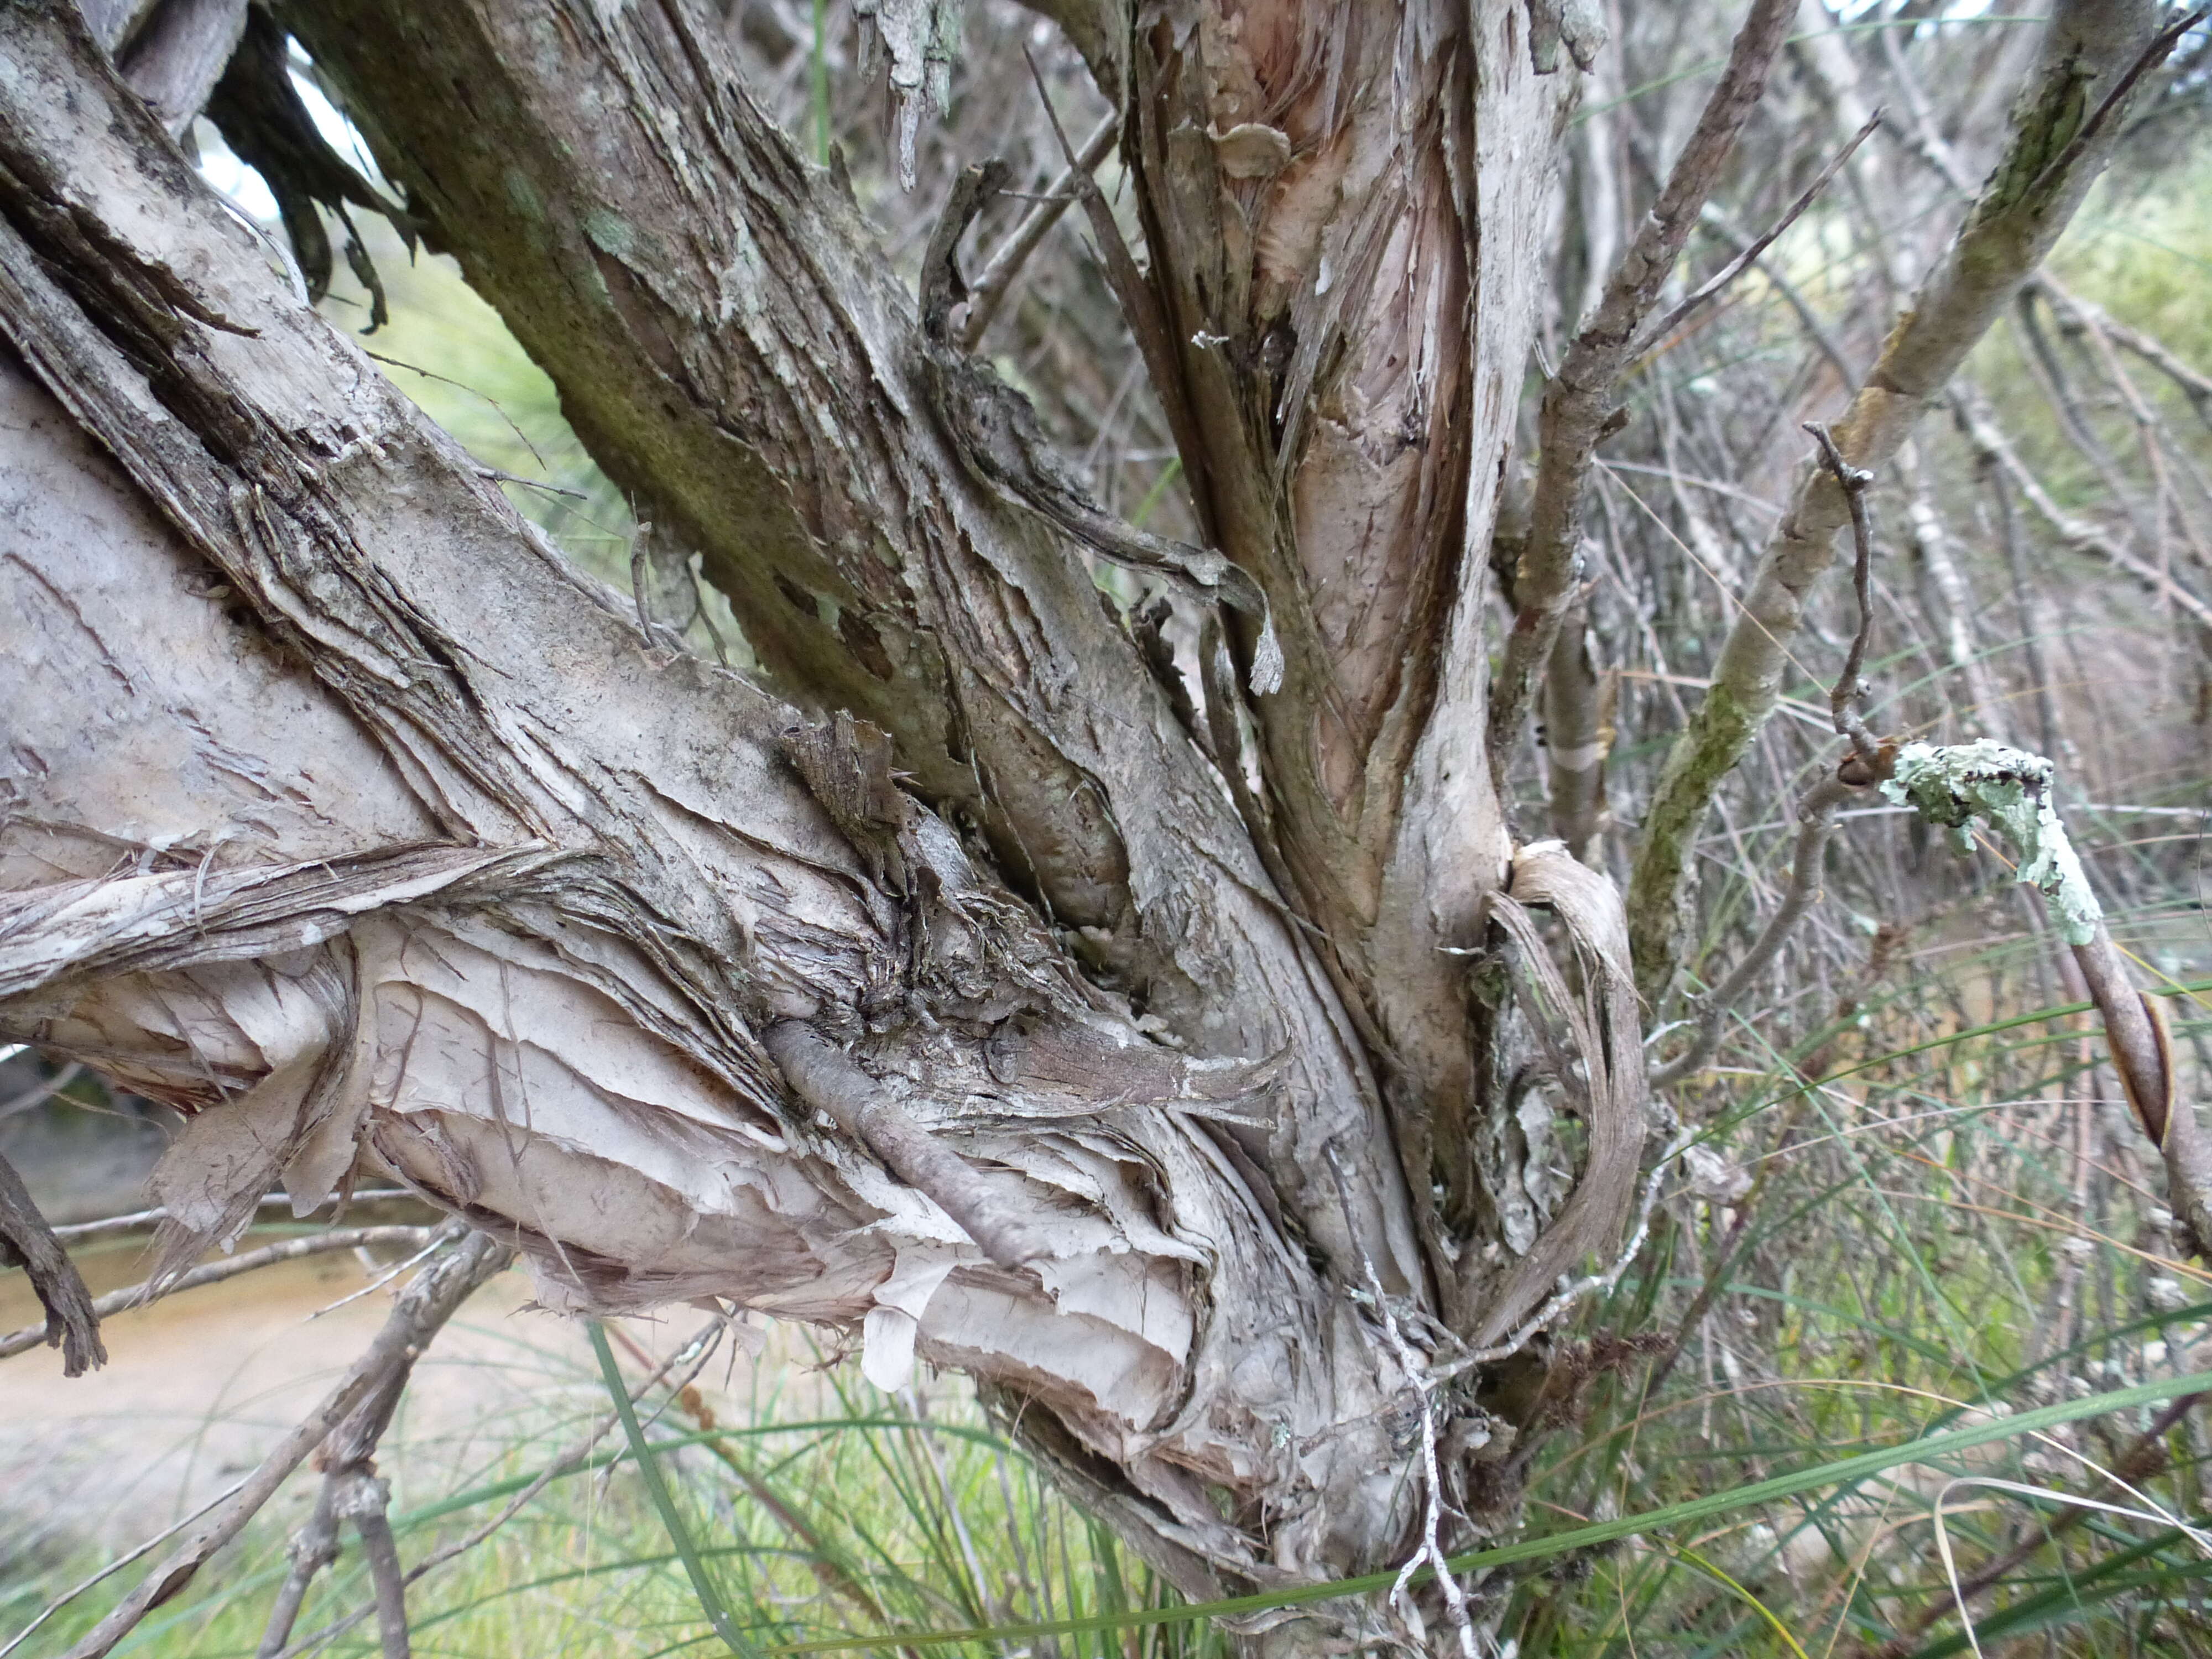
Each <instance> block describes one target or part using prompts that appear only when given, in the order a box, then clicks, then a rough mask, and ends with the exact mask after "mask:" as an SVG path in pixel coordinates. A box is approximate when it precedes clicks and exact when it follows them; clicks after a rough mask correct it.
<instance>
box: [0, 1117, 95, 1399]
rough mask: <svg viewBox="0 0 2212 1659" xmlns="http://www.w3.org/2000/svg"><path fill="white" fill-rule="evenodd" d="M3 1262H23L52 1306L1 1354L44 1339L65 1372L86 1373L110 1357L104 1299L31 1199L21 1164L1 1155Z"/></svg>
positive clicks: (45, 1301)
mask: <svg viewBox="0 0 2212 1659" xmlns="http://www.w3.org/2000/svg"><path fill="white" fill-rule="evenodd" d="M0 1267H21V1268H22V1269H23V1271H24V1272H25V1273H27V1274H28V1275H29V1276H30V1280H31V1288H32V1289H33V1291H37V1292H38V1295H39V1301H40V1304H41V1305H42V1306H43V1307H44V1308H45V1309H46V1323H45V1324H43V1325H32V1326H29V1327H27V1328H25V1329H22V1330H20V1331H18V1332H16V1333H15V1335H14V1336H12V1337H9V1339H8V1340H7V1342H6V1343H0V1358H5V1357H6V1356H8V1355H9V1354H11V1353H21V1352H23V1350H24V1349H26V1348H33V1347H36V1346H38V1345H39V1344H40V1343H41V1342H43V1343H45V1344H46V1346H48V1347H50V1348H59V1349H60V1350H61V1351H62V1375H63V1376H83V1375H84V1373H85V1371H86V1370H88V1369H91V1368H94V1367H97V1366H100V1365H105V1364H106V1363H107V1349H106V1346H104V1345H102V1343H101V1342H100V1312H101V1309H100V1304H98V1303H95V1302H94V1300H93V1299H92V1293H91V1292H90V1291H87V1290H86V1289H85V1287H84V1279H82V1277H81V1276H80V1275H79V1274H78V1273H77V1270H76V1263H75V1262H73V1261H70V1259H69V1253H68V1252H67V1251H65V1250H64V1249H62V1247H61V1241H60V1240H59V1239H58V1238H56V1237H54V1230H53V1229H52V1228H51V1227H49V1226H48V1225H46V1217H44V1216H43V1215H40V1213H39V1206H37V1205H36V1204H34V1203H33V1202H32V1201H31V1194H30V1193H29V1191H28V1190H27V1188H25V1187H24V1185H23V1182H22V1180H21V1177H20V1176H17V1175H16V1173H15V1166H14V1165H12V1164H9V1162H8V1160H7V1159H6V1158H0Z"/></svg>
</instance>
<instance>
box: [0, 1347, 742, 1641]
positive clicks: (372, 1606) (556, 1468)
mask: <svg viewBox="0 0 2212 1659" xmlns="http://www.w3.org/2000/svg"><path fill="white" fill-rule="evenodd" d="M725 1324H726V1321H724V1320H722V1319H719V1318H717V1319H715V1320H714V1321H712V1322H709V1323H708V1325H707V1326H706V1327H705V1328H702V1330H700V1331H699V1332H698V1333H697V1334H696V1335H694V1336H693V1337H692V1338H691V1340H690V1341H688V1342H686V1343H684V1346H682V1347H680V1348H678V1349H677V1351H676V1352H674V1353H672V1354H671V1355H670V1356H669V1357H668V1358H666V1359H665V1360H664V1361H662V1362H661V1363H660V1364H659V1365H657V1366H655V1367H654V1368H653V1372H652V1374H651V1375H650V1376H647V1378H646V1379H645V1381H643V1382H642V1383H639V1384H638V1385H637V1387H636V1388H635V1389H631V1390H629V1397H630V1399H631V1401H633V1402H635V1401H640V1400H642V1399H644V1398H645V1395H646V1393H647V1390H648V1389H652V1388H653V1386H654V1385H655V1384H657V1383H659V1382H660V1380H661V1379H662V1378H663V1377H665V1376H667V1375H668V1374H669V1372H671V1371H672V1370H675V1369H676V1368H677V1367H678V1365H683V1364H689V1365H690V1367H691V1369H690V1371H689V1372H688V1373H687V1374H686V1376H685V1377H684V1381H683V1382H682V1383H679V1384H678V1385H677V1388H678V1393H681V1392H682V1391H683V1389H685V1388H688V1387H689V1386H690V1383H691V1382H692V1381H693V1379H695V1378H696V1377H697V1376H698V1375H699V1372H700V1371H701V1370H702V1369H703V1368H704V1367H705V1365H706V1364H707V1362H708V1359H710V1358H713V1357H714V1339H715V1338H716V1336H717V1335H718V1334H719V1333H720V1331H721V1330H722V1328H724V1326H725ZM621 1420H622V1419H621V1417H620V1416H619V1415H618V1414H617V1413H614V1412H609V1413H607V1414H606V1415H605V1417H602V1418H600V1419H599V1420H598V1422H596V1423H595V1424H594V1425H592V1428H591V1430H590V1431H589V1432H587V1433H586V1435H585V1436H584V1437H583V1438H582V1439H580V1440H579V1441H577V1442H576V1443H575V1444H574V1445H572V1446H571V1447H569V1448H568V1450H567V1451H565V1452H563V1453H562V1454H561V1455H560V1456H558V1457H556V1458H555V1459H554V1460H553V1462H550V1463H549V1464H547V1465H546V1466H545V1468H543V1469H542V1470H540V1471H539V1472H538V1477H537V1478H536V1479H535V1480H532V1482H531V1483H530V1484H529V1485H528V1486H525V1487H524V1488H523V1489H522V1490H521V1491H520V1492H517V1493H515V1495H514V1496H513V1498H509V1499H508V1500H507V1505H506V1507H505V1508H503V1509H501V1510H500V1512H499V1513H498V1514H497V1515H495V1516H492V1518H491V1519H490V1520H489V1521H487V1522H484V1523H483V1525H482V1526H481V1527H478V1528H477V1529H476V1530H475V1531H474V1532H472V1533H471V1534H468V1535H467V1536H466V1537H465V1538H460V1539H456V1540H455V1541H453V1543H450V1544H447V1545H446V1546H445V1547H442V1548H440V1549H436V1550H434V1551H432V1552H431V1553H429V1554H428V1555H426V1556H424V1557H423V1558H422V1560H420V1561H418V1562H416V1564H415V1565H413V1566H412V1567H410V1568H409V1569H408V1571H407V1572H406V1574H405V1575H404V1577H403V1578H402V1579H401V1581H400V1583H401V1585H402V1588H408V1587H411V1586H413V1585H415V1584H417V1583H421V1582H422V1579H423V1578H424V1577H428V1575H429V1574H430V1573H433V1572H435V1571H437V1570H438V1569H439V1568H440V1567H442V1566H444V1565H446V1564H447V1562H448V1561H452V1560H454V1559H457V1558H459V1557H460V1556H463V1555H465V1554H467V1553H469V1552H470V1551H471V1550H472V1549H474V1548H476V1547H477V1545H479V1544H481V1543H483V1541H485V1540H486V1539H488V1538H489V1537H491V1536H492V1534H495V1533H496V1532H497V1531H499V1529H500V1528H502V1527H504V1526H505V1525H507V1522H510V1521H512V1520H513V1519H514V1517H515V1516H518V1515H520V1514H521V1513H522V1511H523V1510H526V1509H527V1508H528V1507H529V1506H530V1505H531V1504H532V1503H534V1502H536V1501H537V1499H538V1495H539V1494H540V1493H542V1492H544V1490H545V1488H546V1487H548V1486H550V1485H552V1484H553V1482H554V1481H556V1480H559V1479H561V1477H562V1476H563V1475H565V1474H570V1473H572V1472H573V1471H574V1470H576V1469H579V1468H582V1467H583V1466H584V1462H585V1460H586V1459H587V1458H589V1457H590V1456H591V1455H592V1448H593V1447H595V1446H597V1445H598V1444H599V1442H600V1441H602V1440H604V1439H605V1438H606V1437H607V1436H608V1435H609V1434H611V1433H612V1432H613V1431H614V1428H615V1425H617V1423H619V1422H620V1421H621ZM375 1611H376V1603H375V1602H374V1601H370V1602H367V1603H365V1604H363V1605H362V1606H361V1607H356V1608H355V1609H354V1610H353V1611H352V1612H351V1613H346V1614H344V1615H343V1616H342V1617H340V1618H337V1619H334V1620H331V1622H330V1623H329V1624H327V1625H325V1626H323V1627H322V1628H321V1629H320V1630H318V1631H314V1632H310V1633H309V1634H308V1635H306V1636H303V1637H301V1638H300V1639H299V1640H298V1641H296V1642H295V1643H293V1644H292V1645H291V1646H290V1647H289V1648H286V1649H285V1650H283V1652H282V1653H281V1654H279V1655H277V1656H276V1659H304V1656H306V1655H307V1654H309V1653H311V1652H313V1651H314V1650H316V1649H318V1648H320V1647H324V1646H325V1645H327V1644H329V1643H331V1642H333V1641H335V1640H336V1639H337V1638H339V1637H341V1636H343V1635H344V1634H345V1633H346V1632H348V1631H349V1630H351V1629H352V1628H353V1627H354V1626H356V1625H358V1624H360V1623H361V1622H362V1620H364V1619H367V1618H368V1616H369V1615H370V1614H371V1613H374V1612H375ZM0 1659H4V1656H0ZM257 1659H258V1656H257Z"/></svg>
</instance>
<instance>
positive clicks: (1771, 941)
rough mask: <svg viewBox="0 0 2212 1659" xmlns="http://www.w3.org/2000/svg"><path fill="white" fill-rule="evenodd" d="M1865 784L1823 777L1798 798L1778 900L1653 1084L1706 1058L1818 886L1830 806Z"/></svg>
mask: <svg viewBox="0 0 2212 1659" xmlns="http://www.w3.org/2000/svg"><path fill="white" fill-rule="evenodd" d="M1869 781H1870V780H1869ZM1865 787H1866V786H1865V784H1864V783H1854V782H1849V781H1845V780H1844V779H1843V778H1842V777H1840V776H1834V777H1827V778H1823V779H1822V780H1821V781H1820V782H1818V783H1816V784H1814V786H1813V787H1812V788H1810V789H1808V790H1807V791H1806V792H1805V794H1804V796H1803V797H1802V799H1800V800H1799V801H1798V803H1797V823H1798V830H1797V850H1796V854H1795V855H1794V856H1793V857H1792V858H1791V860H1790V886H1789V888H1788V890H1786V891H1784V894H1783V895H1782V902H1781V903H1780V904H1779V905H1778V906H1776V907H1775V911H1774V914H1773V915H1771V916H1770V917H1768V918H1767V921H1766V926H1765V927H1764V928H1762V929H1761V930H1760V932H1759V937H1758V938H1757V939H1754V940H1753V942H1752V946H1751V949H1749V950H1748V951H1745V952H1744V953H1743V957H1742V959H1741V961H1739V962H1738V963H1736V965H1735V971H1734V972H1732V973H1730V974H1729V976H1728V977H1727V978H1726V979H1724V980H1723V981H1721V982H1720V984H1719V985H1717V986H1716V987H1714V988H1713V990H1712V992H1711V994H1709V995H1708V996H1707V997H1706V998H1705V1001H1704V1002H1703V1004H1702V1005H1701V1006H1699V1010H1698V1017H1697V1030H1696V1034H1695V1035H1694V1036H1692V1039H1691V1042H1690V1046H1689V1047H1688V1048H1685V1049H1684V1050H1683V1051H1682V1052H1681V1053H1680V1054H1678V1055H1677V1056H1675V1058H1674V1060H1670V1061H1669V1062H1668V1064H1666V1065H1665V1066H1661V1067H1660V1068H1659V1070H1658V1071H1656V1072H1655V1073H1652V1075H1651V1086H1652V1088H1653V1089H1655V1090H1658V1089H1669V1088H1672V1087H1673V1086H1674V1085H1675V1084H1677V1083H1680V1081H1681V1080H1682V1079H1684V1078H1686V1077H1689V1076H1690V1075H1692V1073H1695V1072H1696V1071H1697V1070H1698V1069H1699V1067H1700V1066H1703V1065H1704V1064H1705V1062H1706V1061H1707V1060H1711V1058H1712V1055H1713V1050H1714V1049H1715V1048H1718V1047H1719V1046H1720V1034H1721V1022H1722V1021H1723V1019H1724V1018H1726V1016H1727V1014H1728V1011H1729V1009H1731V1008H1733V1007H1735V1006H1736V1005H1737V1004H1739V1003H1740V1002H1741V1001H1742V1000H1743V999H1744V997H1745V995H1746V994H1747V993H1748V992H1749V991H1750V989H1751V987H1752V985H1753V982H1754V981H1757V979H1758V978H1759V975H1760V974H1762V973H1764V972H1765V970H1766V969H1767V966H1768V964H1769V963H1771V962H1772V961H1773V960H1774V957H1775V956H1776V953H1777V952H1778V951H1780V950H1781V949H1782V945H1783V941H1784V940H1785V939H1788V938H1789V937H1790V932H1791V930H1792V929H1794V928H1795V927H1796V926H1797V924H1798V922H1799V921H1802V919H1803V917H1804V915H1805V912H1806V911H1807V910H1808V909H1809V908H1812V903H1813V901H1814V898H1815V897H1816V896H1818V895H1819V893H1820V866H1821V860H1822V855H1823V854H1825V853H1826V851H1827V846H1828V837H1829V836H1831V835H1832V834H1834V833H1835V828H1836V812H1837V811H1838V808H1840V807H1841V806H1842V805H1843V804H1844V802H1845V801H1848V800H1850V799H1852V798H1853V797H1855V796H1856V795H1857V794H1858V793H1860V792H1861V791H1862V790H1863V789H1864V788H1865Z"/></svg>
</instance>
